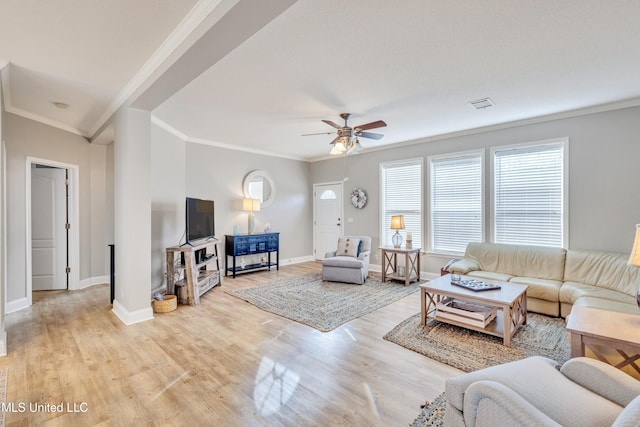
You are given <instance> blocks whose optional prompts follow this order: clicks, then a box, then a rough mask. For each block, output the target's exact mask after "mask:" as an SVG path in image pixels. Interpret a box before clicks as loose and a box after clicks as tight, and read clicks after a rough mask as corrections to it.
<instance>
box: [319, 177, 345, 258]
mask: <svg viewBox="0 0 640 427" xmlns="http://www.w3.org/2000/svg"><path fill="white" fill-rule="evenodd" d="M313 194H314V203H313V209H314V213H313V214H314V218H315V220H314V234H315V235H314V242H315V248H314V254H315V258H316V259H322V258H324V254H325V253H327V252H330V251H335V250H336V247H337V244H338V237H340V236H342V223H343V218H342V213H343V206H342V184H341V183H339V184H318V185H314V192H313Z"/></svg>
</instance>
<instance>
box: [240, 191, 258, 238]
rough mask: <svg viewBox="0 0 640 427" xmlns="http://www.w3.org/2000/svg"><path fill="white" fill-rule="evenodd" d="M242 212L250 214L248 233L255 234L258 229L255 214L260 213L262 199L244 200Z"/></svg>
mask: <svg viewBox="0 0 640 427" xmlns="http://www.w3.org/2000/svg"><path fill="white" fill-rule="evenodd" d="M242 210H243V211H248V212H249V217H248V219H247V220H248V224H247V225H248V226H247V229H248V231H247V232H248V233H249V234H253V232H254V231H255V228H256V220H255V217H254V216H253V213H254V212H259V211H260V199H242Z"/></svg>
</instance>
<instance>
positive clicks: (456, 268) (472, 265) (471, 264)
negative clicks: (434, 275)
mask: <svg viewBox="0 0 640 427" xmlns="http://www.w3.org/2000/svg"><path fill="white" fill-rule="evenodd" d="M448 270H449V271H450V272H451V273H456V274H467V273H468V272H470V271H475V270H480V264H478V262H477V261H475V260H472V259H469V258H464V259H461V260H460V261H458V262H454V263H453V264H451V265H450V266H449V268H448Z"/></svg>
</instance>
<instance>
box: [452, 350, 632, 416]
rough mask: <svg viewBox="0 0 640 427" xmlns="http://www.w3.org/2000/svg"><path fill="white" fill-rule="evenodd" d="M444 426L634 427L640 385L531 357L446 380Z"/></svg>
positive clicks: (613, 373) (584, 364) (591, 366)
mask: <svg viewBox="0 0 640 427" xmlns="http://www.w3.org/2000/svg"><path fill="white" fill-rule="evenodd" d="M445 396H446V399H447V410H446V412H445V418H444V425H445V427H447V426H466V427H471V426H507V425H508V426H565V427H567V426H569V427H570V426H580V427H583V426H614V427H623V426H624V427H638V426H640V381H638V380H636V379H635V378H633V377H631V376H630V375H628V374H626V373H624V372H622V371H621V370H619V369H617V368H614V367H613V366H611V365H608V364H606V363H604V362H601V361H599V360H596V359H591V358H586V357H576V358H573V359H570V360H569V361H567V362H566V363H565V364H564V365H562V367H561V366H560V365H559V364H558V363H557V362H555V361H554V360H551V359H548V358H546V357H541V356H534V357H529V358H527V359H522V360H518V361H515V362H510V363H505V364H502V365H497V366H492V367H490V368H486V369H481V370H479V371H475V372H470V373H467V374H463V375H460V376H457V377H453V378H449V379H448V380H447V382H446V385H445Z"/></svg>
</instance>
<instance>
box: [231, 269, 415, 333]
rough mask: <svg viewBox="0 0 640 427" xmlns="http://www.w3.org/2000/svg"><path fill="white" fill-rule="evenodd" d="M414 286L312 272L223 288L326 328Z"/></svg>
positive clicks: (407, 292)
mask: <svg viewBox="0 0 640 427" xmlns="http://www.w3.org/2000/svg"><path fill="white" fill-rule="evenodd" d="M418 289H419V288H418V285H417V284H416V283H412V284H411V285H409V286H404V285H402V284H400V283H393V282H388V283H382V282H381V281H380V278H379V277H378V276H373V275H369V277H368V278H367V280H366V281H365V283H364V284H363V285H352V284H347V283H338V282H326V281H323V280H322V274H321V273H313V274H307V275H304V276H298V277H294V278H291V279H283V280H278V281H275V282H271V283H267V284H264V285H258V286H252V287H249V288H240V289H233V290H228V291H225V292H226V293H228V294H229V295H233V296H234V297H238V298H241V299H243V300H245V301H247V302H249V303H251V304H253V305H255V306H256V307H258V308H261V309H262V310H265V311H269V312H271V313H275V314H277V315H280V316H282V317H286V318H287V319H291V320H295V321H296V322H300V323H303V324H305V325H308V326H311V327H312V328H315V329H318V330H319V331H322V332H328V331H331V330H333V329H335V328H337V327H338V326H340V325H342V324H344V323H346V322H348V321H350V320H353V319H355V318H357V317H360V316H364V315H365V314H367V313H371V312H372V311H375V310H377V309H379V308H381V307H384V306H386V305H389V304H391V303H392V302H395V301H398V300H400V299H401V298H404V297H406V296H407V295H410V294H412V293H414V292H416V291H417V290H418Z"/></svg>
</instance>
